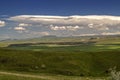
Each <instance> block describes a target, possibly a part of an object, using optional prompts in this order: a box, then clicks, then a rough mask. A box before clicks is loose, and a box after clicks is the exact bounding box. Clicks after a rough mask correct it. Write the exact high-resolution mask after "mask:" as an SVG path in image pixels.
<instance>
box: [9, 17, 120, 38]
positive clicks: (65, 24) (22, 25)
mask: <svg viewBox="0 0 120 80" xmlns="http://www.w3.org/2000/svg"><path fill="white" fill-rule="evenodd" d="M7 20H10V21H13V22H16V23H19V24H18V25H17V26H18V27H15V28H14V30H17V31H26V29H31V30H29V31H32V30H33V31H36V32H34V33H32V34H34V35H35V34H36V35H37V34H40V35H49V34H50V33H51V34H55V35H81V36H87V35H98V34H101V35H107V34H118V32H117V31H119V30H120V16H108V15H87V16H80V15H73V16H48V15H18V16H12V17H9V18H8V19H7ZM27 26H29V28H28V27H27ZM37 31H38V32H37ZM46 31H47V32H46ZM49 32H50V33H49ZM106 32H107V33H106ZM111 32H113V33H111Z"/></svg>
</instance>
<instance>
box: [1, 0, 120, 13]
mask: <svg viewBox="0 0 120 80" xmlns="http://www.w3.org/2000/svg"><path fill="white" fill-rule="evenodd" d="M0 1H1V2H0V15H21V14H33V15H35V14H37V15H41V14H42V15H45V14H46V15H76V14H77V15H88V14H94V15H95V14H97V15H98V14H103V15H120V14H119V13H120V5H119V3H120V0H0Z"/></svg>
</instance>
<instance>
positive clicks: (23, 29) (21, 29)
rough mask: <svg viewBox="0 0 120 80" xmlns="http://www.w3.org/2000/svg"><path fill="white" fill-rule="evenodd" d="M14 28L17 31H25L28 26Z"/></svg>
mask: <svg viewBox="0 0 120 80" xmlns="http://www.w3.org/2000/svg"><path fill="white" fill-rule="evenodd" d="M14 30H17V31H25V30H26V28H24V27H15V28H14Z"/></svg>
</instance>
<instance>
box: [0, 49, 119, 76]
mask: <svg viewBox="0 0 120 80" xmlns="http://www.w3.org/2000/svg"><path fill="white" fill-rule="evenodd" d="M73 48H74V47H73ZM119 53H120V51H117V50H113V51H100V52H83V51H69V50H68V51H64V50H60V51H56V50H54V48H53V49H52V50H51V51H50V50H46V51H29V50H28V51H27V50H14V49H6V48H1V49H0V70H8V71H20V72H31V73H32V72H33V73H50V74H60V75H69V76H106V75H108V69H109V68H111V67H114V66H117V67H118V70H120V62H119V61H120V54H119Z"/></svg>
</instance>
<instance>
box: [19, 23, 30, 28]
mask: <svg viewBox="0 0 120 80" xmlns="http://www.w3.org/2000/svg"><path fill="white" fill-rule="evenodd" d="M18 26H20V27H27V26H32V24H27V23H20V24H19V25H18Z"/></svg>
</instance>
